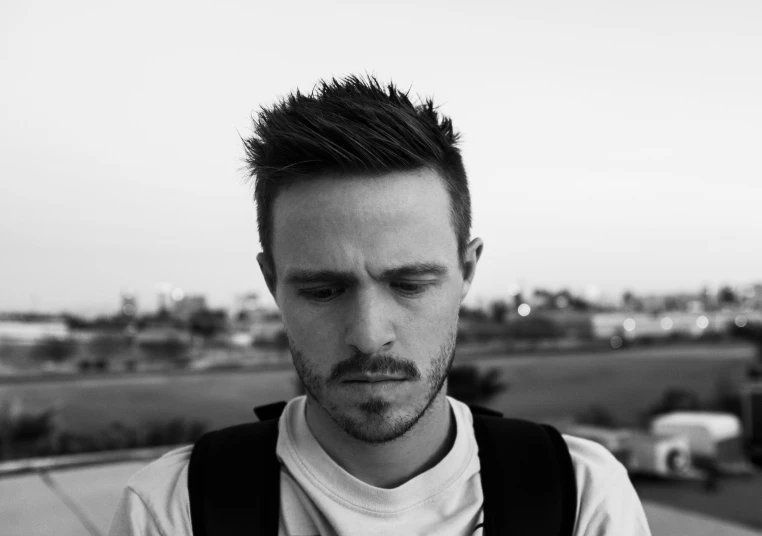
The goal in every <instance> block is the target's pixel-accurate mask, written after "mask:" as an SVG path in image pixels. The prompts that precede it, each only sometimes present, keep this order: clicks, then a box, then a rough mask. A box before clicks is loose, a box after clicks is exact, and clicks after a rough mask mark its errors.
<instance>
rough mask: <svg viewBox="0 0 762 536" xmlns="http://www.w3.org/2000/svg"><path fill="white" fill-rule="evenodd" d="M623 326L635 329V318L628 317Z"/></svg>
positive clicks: (629, 329)
mask: <svg viewBox="0 0 762 536" xmlns="http://www.w3.org/2000/svg"><path fill="white" fill-rule="evenodd" d="M622 326H623V327H624V329H626V330H627V331H632V330H633V329H635V320H633V319H632V318H628V319H627V320H625V321H624V322H623V323H622Z"/></svg>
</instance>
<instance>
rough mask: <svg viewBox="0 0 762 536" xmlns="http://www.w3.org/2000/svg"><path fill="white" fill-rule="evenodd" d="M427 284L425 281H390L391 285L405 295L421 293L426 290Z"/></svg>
mask: <svg viewBox="0 0 762 536" xmlns="http://www.w3.org/2000/svg"><path fill="white" fill-rule="evenodd" d="M428 286H429V285H428V284H427V283H408V282H406V281H397V282H395V283H392V287H394V288H395V289H397V290H398V291H400V292H402V293H403V294H407V295H416V294H421V293H423V292H425V291H426V289H427V287H428Z"/></svg>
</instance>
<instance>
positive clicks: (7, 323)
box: [0, 319, 70, 344]
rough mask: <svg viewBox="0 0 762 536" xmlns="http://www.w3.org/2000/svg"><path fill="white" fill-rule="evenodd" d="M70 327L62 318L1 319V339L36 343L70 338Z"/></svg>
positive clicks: (10, 341)
mask: <svg viewBox="0 0 762 536" xmlns="http://www.w3.org/2000/svg"><path fill="white" fill-rule="evenodd" d="M69 335H70V333H69V327H68V326H67V325H66V322H64V321H63V320H62V319H46V320H29V321H22V320H0V341H2V342H9V343H15V344H34V343H36V342H38V341H41V340H43V339H48V338H51V337H52V338H56V339H68V338H69Z"/></svg>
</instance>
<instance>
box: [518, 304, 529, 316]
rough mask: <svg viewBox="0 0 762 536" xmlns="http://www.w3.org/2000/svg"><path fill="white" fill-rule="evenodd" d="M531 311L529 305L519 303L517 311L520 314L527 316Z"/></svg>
mask: <svg viewBox="0 0 762 536" xmlns="http://www.w3.org/2000/svg"><path fill="white" fill-rule="evenodd" d="M530 312H532V308H531V307H529V304H528V303H522V304H521V305H519V308H518V313H519V315H521V316H529V313H530Z"/></svg>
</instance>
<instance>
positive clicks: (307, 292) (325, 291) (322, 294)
mask: <svg viewBox="0 0 762 536" xmlns="http://www.w3.org/2000/svg"><path fill="white" fill-rule="evenodd" d="M299 293H300V294H301V295H302V296H305V297H306V298H308V299H310V300H314V301H322V302H326V301H331V300H332V299H334V298H335V297H336V296H338V295H339V294H341V293H342V289H341V288H333V287H324V288H316V289H304V290H301V291H299Z"/></svg>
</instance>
